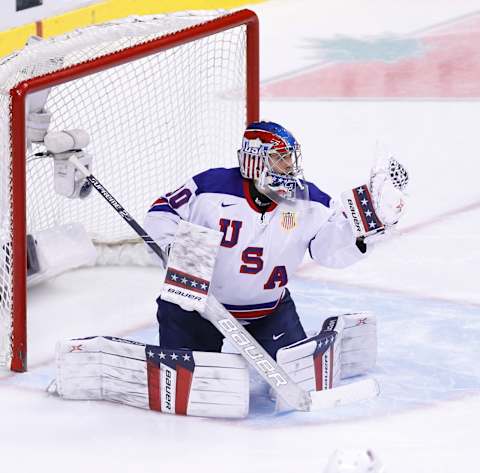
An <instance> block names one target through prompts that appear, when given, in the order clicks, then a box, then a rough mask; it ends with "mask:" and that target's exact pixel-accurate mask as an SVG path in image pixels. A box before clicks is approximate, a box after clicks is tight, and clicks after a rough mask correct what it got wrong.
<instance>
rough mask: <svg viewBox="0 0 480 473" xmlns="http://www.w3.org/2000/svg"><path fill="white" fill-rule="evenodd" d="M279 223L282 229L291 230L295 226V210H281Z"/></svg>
mask: <svg viewBox="0 0 480 473" xmlns="http://www.w3.org/2000/svg"><path fill="white" fill-rule="evenodd" d="M280 225H281V226H282V228H283V229H284V230H293V229H294V228H295V227H296V226H297V215H296V213H295V212H282V216H281V220H280Z"/></svg>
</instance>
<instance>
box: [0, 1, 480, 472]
mask: <svg viewBox="0 0 480 473" xmlns="http://www.w3.org/2000/svg"><path fill="white" fill-rule="evenodd" d="M479 7H480V3H479V2H478V0H476V1H472V0H458V1H456V2H452V1H450V0H442V1H439V0H437V1H433V0H423V1H422V2H413V1H404V2H398V1H393V0H377V1H374V0H364V1H346V0H328V1H327V0H325V1H321V2H319V1H317V0H273V1H271V2H267V3H265V4H263V5H256V6H253V7H252V8H253V9H255V10H256V11H257V12H258V13H259V15H260V20H261V35H262V52H261V57H262V71H261V75H262V80H263V85H264V86H265V87H266V86H268V84H271V83H272V82H274V81H278V80H283V78H288V77H290V76H292V75H295V74H297V73H298V72H299V71H300V73H302V71H304V70H311V69H312V68H313V67H316V66H317V65H318V64H323V63H324V62H328V61H327V60H326V59H325V56H322V54H325V51H323V53H322V51H320V50H319V48H318V44H323V45H325V44H335V45H337V46H338V44H340V43H339V42H338V40H339V38H340V39H342V42H341V44H343V45H352V44H356V45H357V46H358V44H360V43H359V42H361V43H362V44H363V45H365V44H372V42H376V43H375V44H382V38H387V39H388V38H392V37H395V38H403V39H405V40H409V41H410V40H413V39H415V40H417V39H418V37H422V35H425V34H426V33H428V34H430V32H431V31H433V27H434V26H436V25H439V26H438V27H437V28H436V29H435V31H439V30H441V31H452V30H453V31H455V25H457V24H459V23H458V21H459V19H460V20H461V19H462V18H463V17H465V18H467V19H468V18H470V17H469V16H468V15H469V14H470V13H472V12H476V11H477V10H480V8H479ZM474 17H475V15H473V16H472V18H474ZM453 20H455V21H453ZM472 24H473V26H472ZM472 24H470V26H469V31H471V32H472V34H474V33H477V32H478V31H479V29H478V28H477V29H475V28H476V27H474V25H475V23H474V22H473V23H472ZM445 25H447V26H448V28H445V29H443V30H442V28H444V27H445ZM427 36H428V35H427ZM346 40H348V41H346ZM383 44H385V41H384V42H383ZM389 44H391V43H389ZM447 44H448V43H447ZM355 51H357V52H358V51H359V50H358V48H357V49H355V48H354V52H355ZM362 51H363V53H364V52H365V50H362ZM402 51H403V52H405V51H407V53H408V51H412V50H401V51H400V52H402ZM337 52H338V51H337ZM349 53H351V51H350V50H349ZM479 56H480V51H479ZM322 58H323V59H322ZM354 59H355V58H354ZM360 62H361V61H360ZM364 62H365V61H364ZM455 64H457V63H455ZM444 66H445V67H446V69H445V71H447V72H448V65H444ZM463 67H464V68H465V70H466V71H467V72H468V71H470V76H471V80H472V81H474V80H478V74H477V73H478V70H477V69H476V68H475V67H476V66H475V64H474V63H472V62H470V63H465V64H464V65H463ZM467 76H468V74H467ZM445 78H446V79H445V80H447V79H448V74H447V73H446V75H445ZM261 110H262V116H263V117H265V118H267V119H272V120H275V121H278V122H280V123H282V124H284V125H285V126H286V127H287V128H289V129H291V131H292V132H293V133H294V134H295V135H296V136H297V138H298V139H299V141H300V142H301V144H302V148H303V154H304V157H305V171H306V175H307V177H308V179H309V180H312V181H314V182H315V183H316V184H317V185H318V186H319V187H321V188H322V189H323V190H324V191H326V192H328V193H330V194H331V195H332V196H338V194H339V193H340V192H341V191H343V190H344V189H347V188H349V187H352V186H355V185H357V184H361V183H363V182H365V181H366V178H367V177H368V172H369V168H370V165H371V163H372V160H373V155H374V151H375V146H376V143H377V142H378V141H381V142H384V143H387V145H388V146H389V147H390V148H391V149H392V150H393V151H394V152H395V154H396V156H397V158H398V159H399V160H400V161H401V162H402V163H404V164H405V165H406V166H407V167H408V169H409V171H410V173H411V185H410V187H409V194H410V199H409V205H408V212H407V215H406V216H405V219H404V221H402V224H401V227H400V228H399V233H398V234H397V235H396V236H394V237H393V238H392V239H391V240H390V241H388V242H385V243H384V244H381V245H378V247H377V248H376V249H375V252H374V253H373V254H372V256H371V257H370V258H368V259H366V260H365V261H363V262H361V263H359V264H357V265H356V266H354V267H352V268H347V269H345V270H341V271H333V270H327V269H325V268H319V267H318V266H315V265H314V264H313V263H311V262H309V261H306V262H305V264H304V265H303V267H302V269H301V271H300V272H299V274H298V275H297V276H296V277H295V278H293V279H292V280H291V282H290V289H291V291H292V294H293V296H294V299H295V302H296V304H297V306H298V310H299V312H300V313H301V314H302V319H303V321H304V324H305V326H306V328H307V329H315V328H317V327H318V324H319V320H321V319H322V318H323V317H325V316H327V315H330V314H336V313H339V312H344V311H359V310H371V311H374V312H375V313H376V314H377V317H378V327H379V342H380V344H379V360H378V366H377V367H376V368H375V370H374V371H373V372H372V374H373V375H374V376H375V377H376V378H377V379H378V380H379V382H380V384H381V387H382V393H381V396H380V397H379V399H377V400H375V401H370V402H366V403H362V404H359V405H354V406H348V407H344V408H341V409H335V410H329V411H325V412H322V413H315V414H311V413H310V414H303V413H294V414H287V415H282V416H274V415H273V414H272V408H273V406H272V403H271V402H270V401H269V398H268V393H267V389H266V387H265V385H264V384H263V383H261V382H260V381H259V380H257V379H256V378H255V377H254V380H253V383H252V384H253V393H252V412H251V415H250V416H249V418H247V419H246V420H244V421H235V422H234V421H221V420H215V421H212V420H208V419H195V418H182V417H176V416H169V415H161V414H156V413H153V412H146V411H142V410H139V409H133V408H129V407H125V406H120V405H113V404H107V403H101V402H68V401H61V400H59V399H57V398H55V397H52V396H48V395H47V394H46V393H45V388H46V386H47V385H48V383H49V381H50V379H51V378H52V376H53V371H54V368H53V363H52V352H53V346H54V343H55V340H57V339H58V338H62V337H70V336H84V335H94V334H97V335H117V336H127V337H129V338H133V339H138V340H143V341H149V342H155V339H156V333H157V332H156V331H157V329H156V326H155V302H154V301H155V297H156V295H157V294H158V290H159V285H160V281H161V276H160V274H159V271H158V270H156V269H153V268H152V269H147V270H145V269H139V268H116V269H109V268H100V269H98V270H97V271H96V272H95V276H92V272H91V271H89V270H78V271H75V272H72V273H69V274H67V275H65V276H62V277H60V278H58V279H56V280H54V281H51V282H49V283H48V284H47V285H46V286H45V287H43V288H42V287H36V288H33V290H32V291H31V293H30V296H29V307H30V308H31V310H30V311H29V317H30V320H29V326H30V329H31V332H30V333H31V339H30V340H31V343H30V359H29V362H30V368H31V369H30V371H29V372H28V373H26V374H22V375H13V374H6V375H5V376H4V377H3V378H2V379H0V425H1V428H0V465H1V471H9V470H10V469H13V468H15V470H16V471H20V472H23V471H30V470H32V469H38V468H41V469H42V470H44V469H45V470H47V469H48V471H50V472H56V471H59V472H60V471H62V472H64V471H69V472H77V471H78V472H80V471H81V472H85V471H92V470H93V471H116V472H130V471H156V470H163V469H170V470H177V469H182V470H185V469H188V471H192V472H199V473H201V472H207V471H208V472H209V473H212V472H222V473H223V472H237V471H238V472H240V471H249V472H262V473H264V472H271V471H276V472H282V473H283V472H285V473H287V472H289V473H290V472H291V473H294V472H298V471H315V472H320V471H321V470H322V468H323V466H324V465H325V463H326V461H327V458H328V456H329V455H330V454H331V453H332V452H333V450H334V449H337V448H372V449H374V450H376V451H377V453H378V455H379V456H380V458H381V459H382V460H383V462H384V463H385V465H386V467H387V471H388V472H390V473H405V472H408V473H459V472H470V471H475V470H476V469H477V466H476V463H477V461H476V459H477V454H476V450H477V448H476V447H477V431H478V426H477V425H478V423H479V422H480V396H479V393H480V365H479V360H480V345H479V343H478V340H480V290H479V289H480V284H479V268H480V249H479V242H480V191H479V186H478V176H479V175H480V160H479V159H478V154H479V146H478V143H479V140H478V123H479V122H480V120H479V119H480V105H479V102H478V97H475V96H472V97H471V98H470V99H468V98H463V99H462V100H461V101H460V100H456V98H455V97H448V94H447V95H446V96H443V97H437V98H429V99H421V100H420V99H415V100H410V99H408V98H404V99H401V100H395V101H390V100H362V99H361V98H360V99H353V100H332V99H331V98H322V97H318V96H317V97H310V98H305V97H303V98H302V99H301V100H300V99H299V100H296V99H294V98H289V99H288V100H285V99H282V97H281V94H280V95H278V96H274V97H269V98H268V99H265V100H264V101H263V102H262V106H261ZM92 278H94V279H93V280H92ZM114 303H115V304H116V305H115V307H116V309H115V310H114V311H112V310H111V308H112V304H114Z"/></svg>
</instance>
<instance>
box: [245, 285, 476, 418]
mask: <svg viewBox="0 0 480 473" xmlns="http://www.w3.org/2000/svg"><path fill="white" fill-rule="evenodd" d="M289 287H290V290H291V293H292V297H293V298H294V301H295V304H296V306H297V310H298V313H299V314H300V316H301V319H302V322H303V324H304V326H305V329H306V330H307V331H308V330H318V329H319V327H320V324H321V321H322V320H323V319H324V318H325V317H326V316H329V315H334V314H341V313H345V312H359V311H366V310H367V311H371V312H373V313H375V314H376V315H377V324H378V340H379V347H378V362H377V366H376V368H375V369H374V370H372V372H371V373H370V375H372V376H374V377H375V378H376V379H377V380H378V381H379V383H380V387H381V394H380V396H379V397H378V398H377V399H375V400H372V401H368V402H362V403H358V404H353V405H350V406H345V407H342V408H335V409H329V410H326V411H324V412H321V413H316V414H310V415H309V416H308V418H307V417H305V416H304V415H303V414H298V413H296V414H293V415H294V416H295V418H297V417H298V416H303V420H304V421H305V422H309V423H311V422H315V423H316V422H318V421H319V420H321V421H335V420H342V419H343V420H346V419H352V418H357V419H360V418H365V417H370V416H381V415H386V414H391V413H395V412H399V411H402V410H406V409H413V408H420V407H425V406H428V405H433V404H434V403H437V402H441V401H447V400H453V399H458V398H461V397H464V396H466V395H471V394H475V393H477V394H478V393H479V392H480V365H479V364H478V363H473V361H472V360H480V344H479V343H478V340H480V308H479V307H476V306H474V305H466V304H454V303H448V302H442V301H438V300H432V299H422V298H418V297H408V296H405V295H400V294H397V293H393V292H392V293H388V292H385V291H376V290H372V289H361V288H354V287H351V286H345V285H340V284H332V283H324V282H320V281H314V280H307V279H300V278H295V279H294V280H292V281H291V282H290V285H289ZM352 380H353V379H352ZM252 407H253V409H252V410H253V411H254V412H255V411H260V412H262V411H263V410H264V409H263V408H262V407H261V405H260V406H259V407H260V409H258V410H257V408H256V403H255V401H254V403H253V406H252ZM260 412H259V413H260ZM297 420H298V419H297Z"/></svg>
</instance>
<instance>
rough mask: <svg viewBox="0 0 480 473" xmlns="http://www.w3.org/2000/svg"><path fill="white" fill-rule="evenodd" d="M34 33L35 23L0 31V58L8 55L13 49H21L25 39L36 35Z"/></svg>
mask: <svg viewBox="0 0 480 473" xmlns="http://www.w3.org/2000/svg"><path fill="white" fill-rule="evenodd" d="M36 31H37V27H36V25H35V23H30V24H28V25H24V26H19V27H17V28H12V29H10V30H7V31H0V57H3V56H6V55H7V54H10V53H11V52H12V51H14V50H15V49H20V48H22V47H23V46H24V44H25V42H26V41H27V39H28V38H29V37H30V36H32V35H34V34H36Z"/></svg>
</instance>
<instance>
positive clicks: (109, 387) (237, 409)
mask: <svg viewBox="0 0 480 473" xmlns="http://www.w3.org/2000/svg"><path fill="white" fill-rule="evenodd" d="M56 363H57V373H56V379H55V381H54V383H53V384H52V386H51V388H50V391H51V392H56V393H58V395H59V396H60V397H62V398H64V399H82V400H106V401H112V402H119V403H122V404H127V405H130V406H134V407H140V408H142V409H151V410H155V411H159V412H164V413H169V414H179V415H189V416H202V417H223V418H243V417H246V416H247V415H248V408H249V373H248V368H247V364H246V362H245V360H244V359H243V358H242V357H241V356H240V355H236V354H226V353H209V352H199V351H188V350H169V349H165V348H162V347H159V346H155V345H148V344H143V343H139V342H134V341H130V340H125V339H121V338H115V337H90V338H79V339H73V340H67V341H62V342H59V343H58V344H57V347H56Z"/></svg>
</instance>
